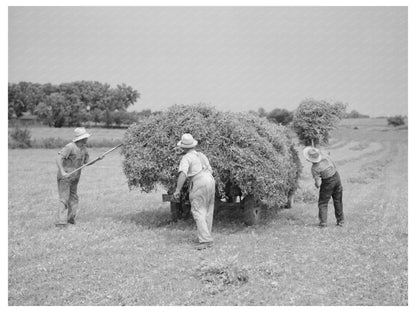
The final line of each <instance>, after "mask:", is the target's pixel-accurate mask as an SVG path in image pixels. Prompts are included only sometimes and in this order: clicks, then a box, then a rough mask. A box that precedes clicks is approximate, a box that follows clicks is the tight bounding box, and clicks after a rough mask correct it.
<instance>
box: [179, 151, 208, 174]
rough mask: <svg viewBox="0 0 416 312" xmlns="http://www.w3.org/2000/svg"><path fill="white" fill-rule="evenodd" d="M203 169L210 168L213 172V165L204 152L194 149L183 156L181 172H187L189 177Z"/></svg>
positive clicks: (180, 165)
mask: <svg viewBox="0 0 416 312" xmlns="http://www.w3.org/2000/svg"><path fill="white" fill-rule="evenodd" d="M202 170H208V171H209V172H210V173H212V168H211V165H210V164H209V161H208V158H207V157H206V156H205V155H204V154H202V153H200V152H197V151H196V150H194V149H192V150H190V151H189V152H187V153H186V154H185V155H184V156H183V157H182V159H181V162H180V164H179V172H183V173H185V175H186V176H187V177H193V176H194V175H196V174H198V173H200V172H201V171H202Z"/></svg>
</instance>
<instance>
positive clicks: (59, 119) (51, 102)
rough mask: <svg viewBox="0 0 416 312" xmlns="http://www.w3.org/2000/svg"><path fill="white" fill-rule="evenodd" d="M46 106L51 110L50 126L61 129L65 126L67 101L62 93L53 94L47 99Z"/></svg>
mask: <svg viewBox="0 0 416 312" xmlns="http://www.w3.org/2000/svg"><path fill="white" fill-rule="evenodd" d="M45 105H46V107H47V108H48V109H49V110H50V120H49V124H50V125H53V126H54V127H55V128H61V127H62V126H63V125H64V124H65V117H66V115H67V114H66V112H65V108H66V99H65V97H64V96H63V95H62V94H60V93H52V94H51V95H49V96H47V97H46V98H45Z"/></svg>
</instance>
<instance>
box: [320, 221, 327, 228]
mask: <svg viewBox="0 0 416 312" xmlns="http://www.w3.org/2000/svg"><path fill="white" fill-rule="evenodd" d="M327 226H328V225H327V224H326V222H320V223H319V227H321V228H324V227H327Z"/></svg>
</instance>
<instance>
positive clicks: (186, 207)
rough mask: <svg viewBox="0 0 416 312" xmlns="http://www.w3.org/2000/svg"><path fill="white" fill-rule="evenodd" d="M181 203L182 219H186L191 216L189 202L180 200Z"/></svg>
mask: <svg viewBox="0 0 416 312" xmlns="http://www.w3.org/2000/svg"><path fill="white" fill-rule="evenodd" d="M181 205H182V209H181V210H182V219H184V220H188V219H189V217H190V216H191V203H190V202H181Z"/></svg>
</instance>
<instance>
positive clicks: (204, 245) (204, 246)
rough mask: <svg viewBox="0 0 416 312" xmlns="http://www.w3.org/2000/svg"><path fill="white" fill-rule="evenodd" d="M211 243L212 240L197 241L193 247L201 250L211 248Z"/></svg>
mask: <svg viewBox="0 0 416 312" xmlns="http://www.w3.org/2000/svg"><path fill="white" fill-rule="evenodd" d="M213 245H214V243H213V242H204V243H199V244H198V245H197V246H196V247H195V248H196V250H203V249H207V248H211V247H212V246H213Z"/></svg>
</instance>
